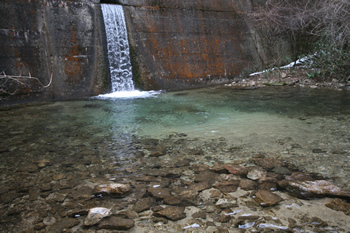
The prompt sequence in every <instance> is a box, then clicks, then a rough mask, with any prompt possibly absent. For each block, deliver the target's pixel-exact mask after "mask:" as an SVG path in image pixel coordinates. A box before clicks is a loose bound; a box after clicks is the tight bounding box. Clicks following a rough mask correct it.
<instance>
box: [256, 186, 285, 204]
mask: <svg viewBox="0 0 350 233" xmlns="http://www.w3.org/2000/svg"><path fill="white" fill-rule="evenodd" d="M255 196H256V201H257V202H258V203H259V204H260V205H261V206H274V205H276V204H277V203H278V202H281V201H283V199H282V198H281V197H280V196H278V195H277V194H275V193H272V192H270V191H268V190H258V192H256V194H255Z"/></svg>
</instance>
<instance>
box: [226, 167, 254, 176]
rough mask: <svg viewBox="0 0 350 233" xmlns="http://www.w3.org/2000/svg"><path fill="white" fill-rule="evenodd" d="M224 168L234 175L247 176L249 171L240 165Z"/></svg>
mask: <svg viewBox="0 0 350 233" xmlns="http://www.w3.org/2000/svg"><path fill="white" fill-rule="evenodd" d="M224 168H225V169H226V170H227V171H228V172H229V173H231V174H234V175H247V174H248V169H247V168H245V167H242V166H239V165H232V164H226V165H224Z"/></svg>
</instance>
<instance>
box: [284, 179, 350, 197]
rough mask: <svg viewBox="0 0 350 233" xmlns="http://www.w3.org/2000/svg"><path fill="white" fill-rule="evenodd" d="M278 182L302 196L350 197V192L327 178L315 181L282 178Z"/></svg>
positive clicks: (291, 191)
mask: <svg viewBox="0 0 350 233" xmlns="http://www.w3.org/2000/svg"><path fill="white" fill-rule="evenodd" d="M278 184H279V185H280V186H281V187H283V188H285V189H286V190H287V191H288V192H290V193H291V194H293V195H296V196H298V197H302V198H312V197H315V196H325V195H329V196H335V197H344V198H349V197H350V192H349V191H345V190H343V189H341V188H340V187H338V186H336V185H334V184H333V183H331V182H329V181H326V180H314V181H293V180H282V181H280V182H278Z"/></svg>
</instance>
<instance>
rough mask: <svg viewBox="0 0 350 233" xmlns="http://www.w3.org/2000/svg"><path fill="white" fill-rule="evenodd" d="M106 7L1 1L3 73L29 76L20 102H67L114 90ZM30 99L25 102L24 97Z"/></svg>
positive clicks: (29, 0) (0, 63) (59, 0)
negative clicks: (106, 46)
mask: <svg viewBox="0 0 350 233" xmlns="http://www.w3.org/2000/svg"><path fill="white" fill-rule="evenodd" d="M104 41H105V40H104V33H103V21H102V16H101V10H100V6H99V5H98V4H94V3H93V2H92V1H88V0H85V1H78V0H76V1H65V0H55V1H52V0H41V1H38V0H1V2H0V72H2V71H4V72H5V73H6V74H7V75H23V76H26V75H27V76H28V75H29V74H30V75H31V76H33V77H37V78H39V80H40V81H41V83H42V84H44V85H46V84H47V83H49V80H50V77H51V76H52V84H51V85H50V86H49V87H48V88H42V86H41V85H39V83H38V82H37V81H35V80H29V81H28V80H27V83H28V86H27V87H23V86H17V85H14V86H12V87H10V89H11V88H12V90H14V89H15V88H19V92H18V93H19V94H20V95H18V96H19V97H22V98H23V97H25V98H38V99H67V98H79V97H84V96H91V95H95V94H98V93H101V92H103V91H106V90H107V89H108V81H107V80H108V72H106V67H108V65H107V64H108V62H107V61H106V59H105V56H104V46H103V43H104ZM23 95H25V96H23Z"/></svg>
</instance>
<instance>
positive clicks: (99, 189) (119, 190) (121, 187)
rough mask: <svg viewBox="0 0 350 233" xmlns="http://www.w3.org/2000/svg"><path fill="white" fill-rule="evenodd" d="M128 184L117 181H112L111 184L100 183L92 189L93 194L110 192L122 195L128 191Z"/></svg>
mask: <svg viewBox="0 0 350 233" xmlns="http://www.w3.org/2000/svg"><path fill="white" fill-rule="evenodd" d="M130 189H131V188H130V186H129V185H127V184H119V183H113V184H101V185H97V186H96V187H95V188H94V190H93V191H92V193H93V195H98V194H111V195H114V196H119V197H121V196H124V195H125V194H127V193H128V192H129V191H130Z"/></svg>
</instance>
